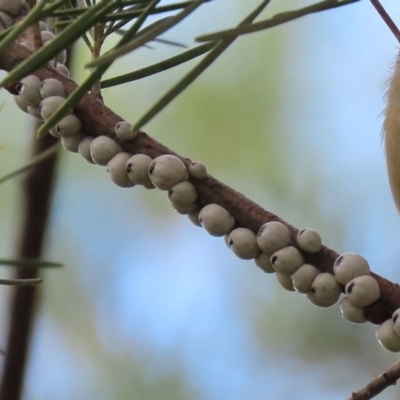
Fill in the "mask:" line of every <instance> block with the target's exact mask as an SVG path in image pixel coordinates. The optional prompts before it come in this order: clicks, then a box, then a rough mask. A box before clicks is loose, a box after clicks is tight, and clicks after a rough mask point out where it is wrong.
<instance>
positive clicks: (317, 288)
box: [307, 272, 342, 307]
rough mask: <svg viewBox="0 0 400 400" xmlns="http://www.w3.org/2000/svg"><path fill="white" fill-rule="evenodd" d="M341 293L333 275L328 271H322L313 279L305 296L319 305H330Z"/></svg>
mask: <svg viewBox="0 0 400 400" xmlns="http://www.w3.org/2000/svg"><path fill="white" fill-rule="evenodd" d="M341 293H342V291H341V288H340V285H339V283H338V281H337V280H336V279H335V277H334V276H333V275H332V274H329V273H328V272H323V273H321V274H318V275H317V276H316V278H315V279H314V282H313V283H312V285H311V291H310V293H308V295H307V297H308V298H309V300H310V301H311V302H313V303H314V304H315V305H317V306H319V307H330V306H332V305H333V304H335V303H336V302H337V301H338V300H339V297H340V294H341Z"/></svg>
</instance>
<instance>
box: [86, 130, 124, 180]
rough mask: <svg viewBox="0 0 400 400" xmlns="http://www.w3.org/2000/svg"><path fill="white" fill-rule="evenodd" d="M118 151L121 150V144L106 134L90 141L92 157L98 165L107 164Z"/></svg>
mask: <svg viewBox="0 0 400 400" xmlns="http://www.w3.org/2000/svg"><path fill="white" fill-rule="evenodd" d="M120 152H122V148H121V146H120V145H119V144H118V143H117V142H116V141H115V140H113V139H111V138H109V137H108V136H104V135H103V136H98V137H96V138H95V139H93V140H92V142H91V143H90V153H91V156H92V159H93V161H94V162H95V163H96V164H98V165H107V163H108V162H109V161H110V160H111V159H112V158H113V157H114V156H115V155H116V154H118V153H120ZM125 173H126V171H125Z"/></svg>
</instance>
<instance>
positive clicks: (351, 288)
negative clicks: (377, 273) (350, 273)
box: [345, 275, 381, 308]
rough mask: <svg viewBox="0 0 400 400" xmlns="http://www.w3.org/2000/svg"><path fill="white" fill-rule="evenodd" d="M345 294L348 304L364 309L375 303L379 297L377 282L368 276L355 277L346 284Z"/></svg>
mask: <svg viewBox="0 0 400 400" xmlns="http://www.w3.org/2000/svg"><path fill="white" fill-rule="evenodd" d="M345 292H346V295H347V298H348V299H349V301H350V303H351V304H353V306H355V307H359V308H364V307H367V306H369V305H370V304H372V303H375V301H377V300H378V299H379V297H380V296H381V291H380V289H379V285H378V282H377V281H376V280H375V279H374V278H373V277H372V276H369V275H362V276H357V277H356V278H354V279H352V280H351V281H350V282H348V283H347V285H346V287H345Z"/></svg>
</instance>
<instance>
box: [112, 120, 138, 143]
mask: <svg viewBox="0 0 400 400" xmlns="http://www.w3.org/2000/svg"><path fill="white" fill-rule="evenodd" d="M114 132H115V136H116V137H117V138H118V139H121V140H133V139H136V136H137V131H133V130H132V125H131V124H130V123H129V122H126V121H120V122H118V123H117V124H116V125H115V128H114Z"/></svg>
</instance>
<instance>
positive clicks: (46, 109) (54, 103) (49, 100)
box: [39, 96, 72, 121]
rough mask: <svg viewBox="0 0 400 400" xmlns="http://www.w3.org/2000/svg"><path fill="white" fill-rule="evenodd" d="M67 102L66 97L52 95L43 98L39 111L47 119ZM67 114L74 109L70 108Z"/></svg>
mask: <svg viewBox="0 0 400 400" xmlns="http://www.w3.org/2000/svg"><path fill="white" fill-rule="evenodd" d="M64 103H65V99H64V97H61V96H50V97H46V98H45V99H43V100H42V101H41V102H40V104H39V112H40V115H41V116H42V118H43V119H44V120H45V121H46V120H48V119H49V118H50V117H51V116H52V115H53V114H54V113H55V111H57V110H58V109H59V108H60V107H61V106H62V105H63V104H64ZM67 114H72V110H68V112H67Z"/></svg>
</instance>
